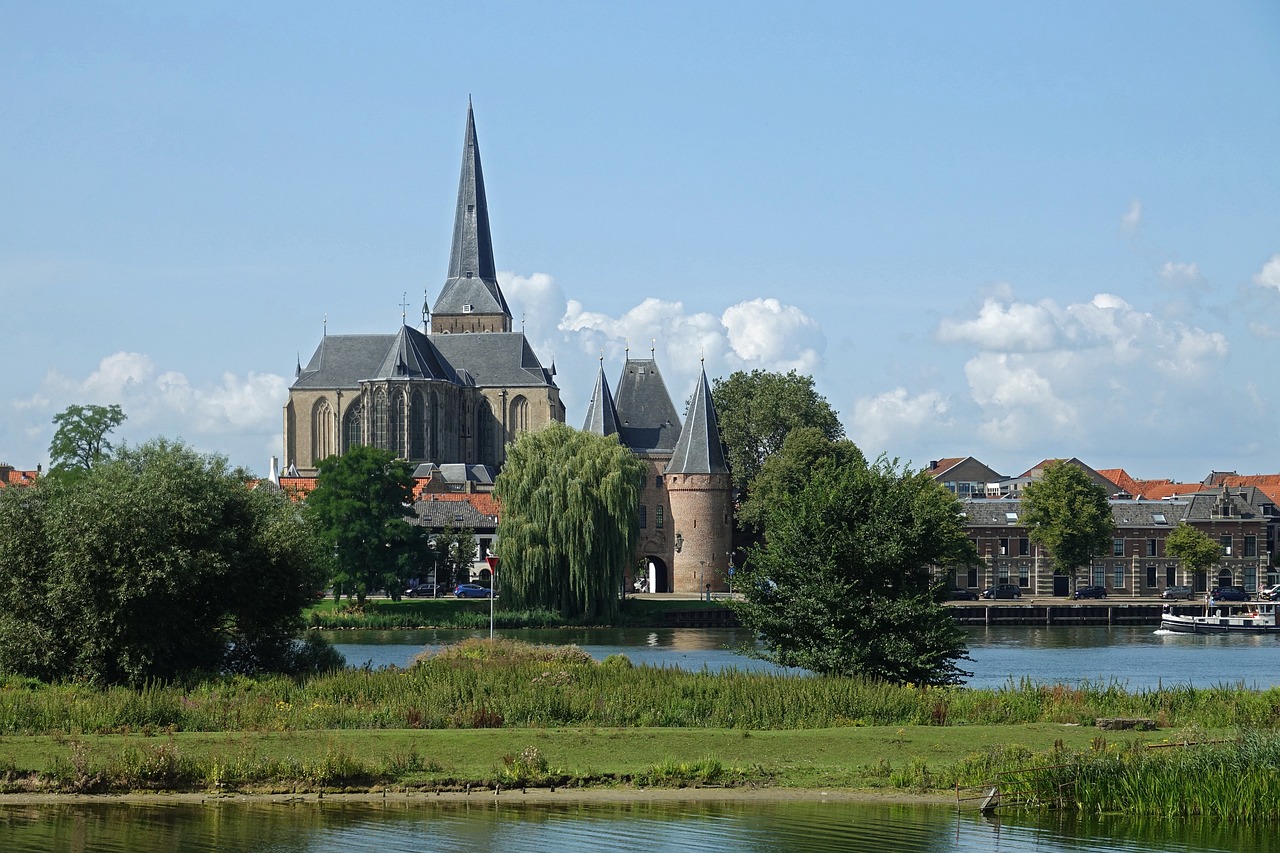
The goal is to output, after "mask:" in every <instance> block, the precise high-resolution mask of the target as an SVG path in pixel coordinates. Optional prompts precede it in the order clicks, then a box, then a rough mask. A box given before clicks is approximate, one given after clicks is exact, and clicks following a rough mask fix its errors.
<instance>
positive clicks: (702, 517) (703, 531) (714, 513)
mask: <svg viewBox="0 0 1280 853" xmlns="http://www.w3.org/2000/svg"><path fill="white" fill-rule="evenodd" d="M664 479H665V483H666V487H667V496H668V499H669V500H670V501H671V523H672V526H673V527H674V528H675V531H676V534H675V538H676V547H677V548H678V549H679V550H678V551H676V553H675V555H674V560H673V562H672V572H671V573H672V576H673V577H672V587H673V589H672V591H673V592H683V593H706V592H707V591H708V588H709V589H710V591H711V592H724V591H726V590H728V588H729V553H730V550H731V549H732V547H733V501H732V495H733V486H732V482H731V479H730V477H729V474H728V473H727V472H725V473H722V474H721V473H716V474H711V473H697V474H686V473H668V474H667V475H666V476H665V478H664Z"/></svg>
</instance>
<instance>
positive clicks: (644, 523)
mask: <svg viewBox="0 0 1280 853" xmlns="http://www.w3.org/2000/svg"><path fill="white" fill-rule="evenodd" d="M648 526H649V508H648V507H647V506H645V505H644V504H640V529H641V530H644V529H645V528H646V527H648Z"/></svg>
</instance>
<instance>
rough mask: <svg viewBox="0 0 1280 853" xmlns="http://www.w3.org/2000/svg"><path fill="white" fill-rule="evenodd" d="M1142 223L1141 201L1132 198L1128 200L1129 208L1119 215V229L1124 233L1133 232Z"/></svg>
mask: <svg viewBox="0 0 1280 853" xmlns="http://www.w3.org/2000/svg"><path fill="white" fill-rule="evenodd" d="M1141 225H1142V202H1141V201H1139V200H1138V199H1136V198H1135V199H1134V200H1133V201H1131V202H1129V209H1128V210H1126V211H1125V214H1124V216H1122V217H1120V230H1121V231H1122V232H1124V233H1125V234H1133V233H1134V232H1136V231H1137V230H1138V228H1139V227H1141Z"/></svg>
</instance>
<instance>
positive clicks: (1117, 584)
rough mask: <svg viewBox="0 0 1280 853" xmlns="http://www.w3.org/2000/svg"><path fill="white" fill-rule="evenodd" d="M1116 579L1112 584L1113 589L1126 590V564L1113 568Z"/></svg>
mask: <svg viewBox="0 0 1280 853" xmlns="http://www.w3.org/2000/svg"><path fill="white" fill-rule="evenodd" d="M1111 568H1112V572H1113V574H1114V577H1113V578H1112V580H1113V581H1114V583H1112V584H1111V587H1112V589H1124V563H1116V564H1115V565H1114V566H1112V567H1111Z"/></svg>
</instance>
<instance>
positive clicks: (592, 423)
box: [582, 358, 618, 435]
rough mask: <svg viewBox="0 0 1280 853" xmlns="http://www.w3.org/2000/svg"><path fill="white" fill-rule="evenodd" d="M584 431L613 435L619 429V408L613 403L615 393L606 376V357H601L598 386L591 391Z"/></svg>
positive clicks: (597, 377) (583, 425) (597, 376)
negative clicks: (610, 387)
mask: <svg viewBox="0 0 1280 853" xmlns="http://www.w3.org/2000/svg"><path fill="white" fill-rule="evenodd" d="M582 430H583V432H593V433H595V434H596V435H613V434H614V433H616V432H617V431H618V408H617V406H615V405H614V403H613V394H612V393H611V392H610V391H609V380H607V379H605V377H604V359H603V358H601V359H600V371H599V372H598V373H597V374H596V387H595V390H594V391H592V392H591V403H590V404H589V405H588V406H587V419H586V421H585V422H584V423H583V424H582Z"/></svg>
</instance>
